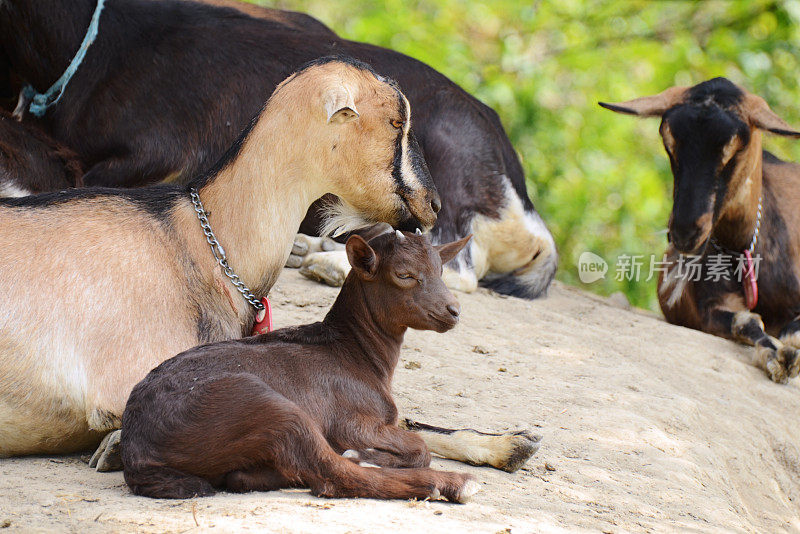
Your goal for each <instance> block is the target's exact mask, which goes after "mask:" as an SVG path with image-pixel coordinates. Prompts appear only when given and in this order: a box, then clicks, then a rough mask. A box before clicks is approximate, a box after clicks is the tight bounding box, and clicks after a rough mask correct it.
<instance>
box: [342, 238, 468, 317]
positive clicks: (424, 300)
mask: <svg viewBox="0 0 800 534" xmlns="http://www.w3.org/2000/svg"><path fill="white" fill-rule="evenodd" d="M471 238H472V236H471V235H470V236H467V237H465V238H463V239H460V240H458V241H454V242H451V243H446V244H443V245H437V246H433V245H431V244H430V241H429V240H428V238H427V237H425V236H423V235H418V234H412V233H409V232H402V231H400V230H397V231H395V232H389V233H385V234H382V235H379V236H377V237H375V238H373V239H371V240H369V242H367V241H366V240H365V239H364V238H362V237H361V236H359V235H353V236H352V237H350V239H349V240H348V241H347V247H346V248H347V258H348V260H349V261H350V265H351V266H352V268H353V269H352V271H351V274H350V275H349V276H351V277H352V276H356V277H358V278H360V279H361V280H362V281H363V282H364V287H365V291H368V292H370V293H371V294H370V295H368V300H369V301H370V302H373V303H375V305H374V307H373V311H374V313H380V314H384V315H385V316H386V317H391V319H390V322H392V323H394V324H396V326H397V327H401V328H414V329H417V330H435V331H436V332H446V331H447V330H450V329H451V328H453V327H454V326H455V325H456V324H458V320H459V316H460V314H461V306H460V305H459V303H458V300H456V298H455V297H454V296H453V294H452V293H451V292H450V290H449V289H447V287H446V286H445V285H444V282H443V281H442V265H443V264H444V263H447V262H448V261H450V260H451V259H453V258H454V257H455V256H456V254H458V252H459V251H460V250H461V249H462V248H464V247H465V246H466V245H467V243H468V242H469V240H470V239H471Z"/></svg>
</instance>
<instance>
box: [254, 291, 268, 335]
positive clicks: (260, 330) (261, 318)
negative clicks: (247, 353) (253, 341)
mask: <svg viewBox="0 0 800 534" xmlns="http://www.w3.org/2000/svg"><path fill="white" fill-rule="evenodd" d="M261 304H263V305H264V309H263V310H260V311H258V312H256V323H255V324H254V325H253V333H252V334H251V335H253V336H257V335H258V334H266V333H267V332H272V307H271V306H270V305H269V299H268V298H267V297H262V298H261Z"/></svg>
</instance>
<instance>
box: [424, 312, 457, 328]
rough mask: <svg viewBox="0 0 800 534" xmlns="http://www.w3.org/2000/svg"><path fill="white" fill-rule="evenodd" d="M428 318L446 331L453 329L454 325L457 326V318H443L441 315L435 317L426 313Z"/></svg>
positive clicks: (431, 313) (433, 314) (430, 313)
mask: <svg viewBox="0 0 800 534" xmlns="http://www.w3.org/2000/svg"><path fill="white" fill-rule="evenodd" d="M428 317H430V318H431V319H433V321H434V322H435V323H437V324H439V325H441V326H443V327H445V328H446V329H447V330H449V329H451V328H453V327H454V326H455V325H457V324H458V317H452V316H450V317H444V316H442V315H437V314H435V313H433V312H428Z"/></svg>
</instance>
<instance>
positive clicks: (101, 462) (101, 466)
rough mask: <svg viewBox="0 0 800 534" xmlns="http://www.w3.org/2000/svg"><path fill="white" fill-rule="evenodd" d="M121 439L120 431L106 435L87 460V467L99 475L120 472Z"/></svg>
mask: <svg viewBox="0 0 800 534" xmlns="http://www.w3.org/2000/svg"><path fill="white" fill-rule="evenodd" d="M121 437H122V431H121V430H114V431H113V432H109V433H108V434H106V437H104V438H103V441H101V442H100V446H99V447H97V450H96V451H94V454H93V455H92V458H91V459H90V460H89V467H91V468H93V469H95V470H96V471H99V472H101V473H107V472H109V471H120V470H122V455H121V454H120V448H119V444H120V438H121Z"/></svg>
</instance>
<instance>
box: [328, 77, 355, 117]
mask: <svg viewBox="0 0 800 534" xmlns="http://www.w3.org/2000/svg"><path fill="white" fill-rule="evenodd" d="M322 101H323V103H324V104H325V113H326V114H327V116H328V124H330V123H332V122H335V123H337V124H342V123H345V122H350V121H354V120H356V119H357V118H358V111H356V104H355V102H354V101H353V94H352V93H351V92H350V90H349V89H348V88H347V87H345V86H344V85H336V86H334V87H331V88H330V89H327V90H326V91H325V93H324V94H323V95H322Z"/></svg>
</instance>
